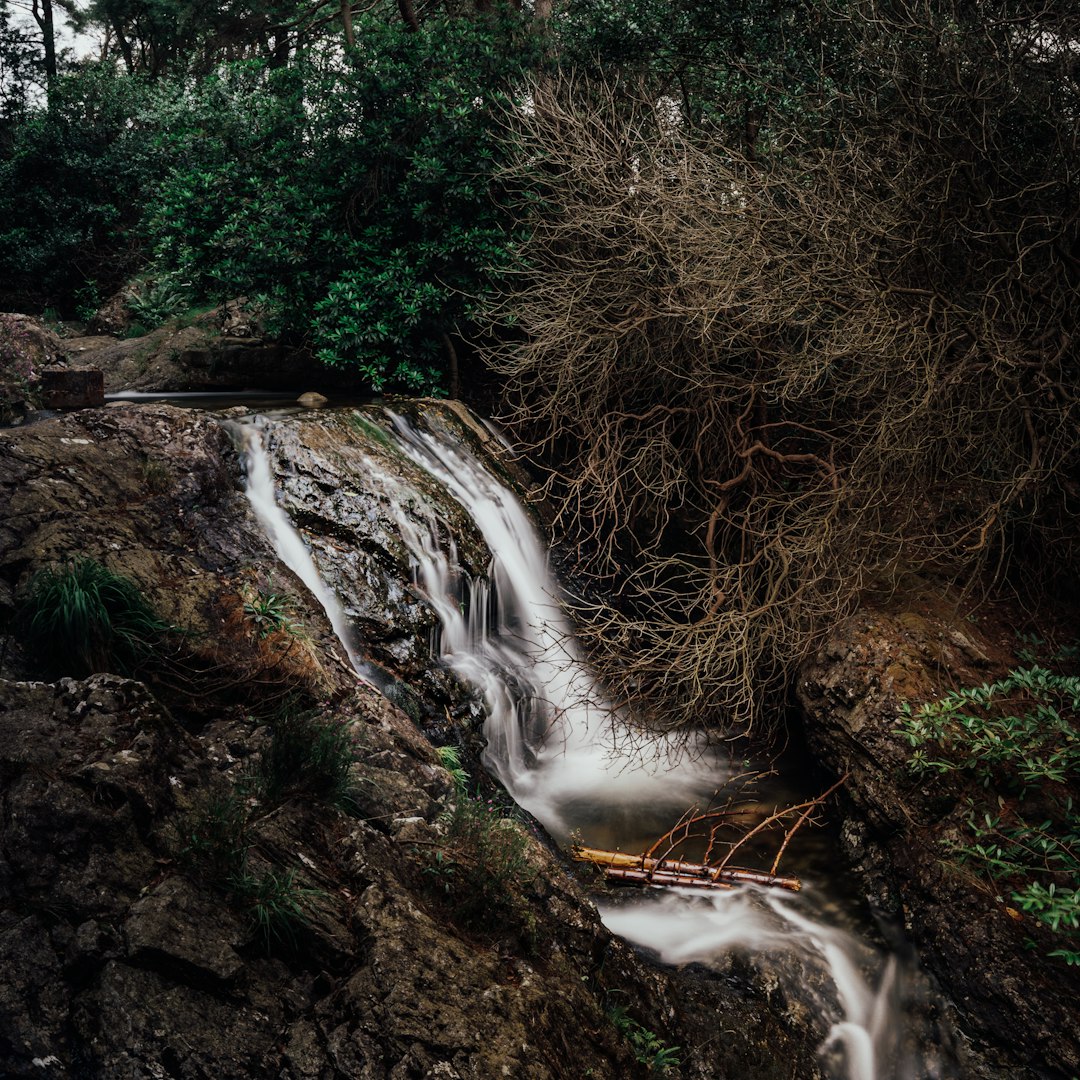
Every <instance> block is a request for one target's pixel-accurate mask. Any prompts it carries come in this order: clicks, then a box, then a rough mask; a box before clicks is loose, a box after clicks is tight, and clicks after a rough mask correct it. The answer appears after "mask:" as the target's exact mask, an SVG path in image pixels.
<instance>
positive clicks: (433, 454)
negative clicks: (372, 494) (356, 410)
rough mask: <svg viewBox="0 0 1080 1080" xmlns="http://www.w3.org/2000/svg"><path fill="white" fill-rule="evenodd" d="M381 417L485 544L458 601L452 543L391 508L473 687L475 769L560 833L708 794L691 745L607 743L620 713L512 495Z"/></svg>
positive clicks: (426, 437)
mask: <svg viewBox="0 0 1080 1080" xmlns="http://www.w3.org/2000/svg"><path fill="white" fill-rule="evenodd" d="M390 418H391V421H392V424H393V430H394V433H395V435H396V436H397V440H398V445H399V447H400V449H401V450H402V451H403V452H404V453H405V454H406V455H407V456H408V457H409V458H410V459H411V460H412V461H413V462H414V463H415V464H417V465H419V466H420V467H421V468H422V469H423V470H424V471H425V472H427V473H428V474H429V475H431V476H432V477H434V478H435V479H436V480H437V481H439V483H440V484H441V485H442V486H443V487H445V488H446V490H447V491H449V492H450V494H451V495H452V496H453V497H454V498H455V499H456V500H457V501H458V502H459V503H460V504H461V505H462V506H463V507H464V508H465V509H466V510H467V511H468V512H469V515H470V516H471V518H472V520H473V521H474V522H475V524H476V526H477V528H478V529H479V530H480V533H481V535H482V536H483V537H484V541H485V542H486V544H487V546H488V549H489V551H490V552H491V554H492V563H491V566H490V568H489V571H488V583H477V582H473V583H471V585H470V588H471V589H472V595H471V597H470V602H469V603H468V604H467V605H466V606H465V608H464V610H462V606H461V605H460V604H459V603H458V601H457V600H456V598H455V595H454V588H453V582H454V581H455V580H457V579H459V578H460V576H461V571H460V568H459V567H457V566H456V565H454V561H455V560H454V559H453V548H452V547H451V548H450V554H449V555H447V554H446V553H444V551H443V549H442V547H441V546H440V545H439V543H438V530H439V524H438V522H437V520H436V519H435V517H434V515H433V514H430V513H429V514H427V515H426V516H422V515H418V514H417V513H416V511H415V510H413V511H412V512H411V513H410V514H408V515H407V514H405V513H404V512H402V511H401V510H400V509H399V523H400V525H401V530H402V538H403V539H404V540H405V542H406V544H407V545H408V546H409V549H410V551H411V552H412V554H413V557H414V559H415V560H416V563H417V566H418V569H419V571H420V576H421V578H422V580H423V584H424V586H425V588H426V591H427V594H428V597H429V600H430V602H431V605H432V607H433V608H434V609H435V611H436V613H437V614H438V616H439V619H440V622H441V625H442V639H441V643H440V651H441V655H442V658H443V660H444V661H445V662H446V663H447V664H448V665H449V666H450V667H451V668H452V669H453V670H454V671H455V672H457V674H458V675H459V676H461V677H462V678H463V679H464V680H465V681H466V682H468V683H470V684H471V685H473V686H476V687H477V688H478V689H479V690H480V691H481V693H482V695H483V697H484V702H485V706H486V713H487V719H486V721H485V726H484V735H485V738H486V740H487V749H486V751H485V756H484V764H485V765H486V767H487V768H488V769H489V771H490V772H492V773H494V774H495V775H496V776H498V778H499V779H500V780H501V781H502V782H503V784H504V785H505V786H506V788H507V790H508V791H509V792H510V794H511V795H512V796H513V797H514V799H515V801H516V802H518V803H519V805H521V806H523V807H525V809H527V810H528V811H529V812H530V813H532V814H533V815H534V816H535V817H537V818H538V819H539V820H540V821H541V822H543V824H544V825H545V826H546V827H547V828H548V830H549V831H550V832H552V833H553V834H555V835H557V836H561V837H566V836H567V835H568V834H569V832H570V830H571V829H572V828H574V827H576V826H580V825H582V824H584V823H585V822H587V821H588V820H590V819H591V820H601V821H610V819H611V818H612V816H613V815H615V816H618V815H620V814H625V813H626V812H627V811H634V812H636V811H637V809H638V808H639V807H640V805H641V804H642V803H643V802H644V803H648V804H650V805H651V806H652V807H653V808H654V809H655V810H656V812H657V813H658V814H661V815H664V816H665V817H670V815H671V813H672V812H673V813H674V815H675V816H676V817H677V816H678V815H679V814H680V813H681V812H682V811H683V810H685V809H686V807H687V806H689V805H692V804H694V803H698V802H708V801H709V799H710V797H711V796H712V795H713V793H714V791H715V789H716V787H717V784H718V782H720V781H722V780H723V775H722V773H721V770H720V765H719V762H718V761H717V760H716V759H715V758H714V757H713V756H712V755H710V754H708V753H706V752H704V750H703V749H702V748H701V747H700V746H694V745H692V744H691V745H689V746H688V745H687V744H686V743H685V740H683V741H682V742H680V743H675V742H672V741H670V740H664V739H656V740H654V741H653V744H652V752H651V753H650V754H649V755H647V756H646V755H644V754H640V753H639V754H631V753H629V752H628V751H626V750H622V749H621V747H620V743H625V742H627V741H629V736H628V735H627V724H626V720H625V718H624V717H620V716H619V715H618V714H617V712H616V710H614V709H613V707H612V706H611V704H610V702H608V701H607V699H606V697H605V695H604V693H603V691H602V689H601V688H600V687H599V685H598V684H597V683H596V680H595V679H594V678H593V676H592V673H591V672H590V670H589V668H588V666H587V665H586V664H585V662H584V660H583V658H582V656H581V651H580V648H579V646H578V644H577V641H576V640H575V637H574V633H573V629H572V628H571V626H570V623H569V620H568V619H567V617H566V615H565V613H564V612H563V610H562V606H561V604H560V603H559V600H558V595H559V593H558V586H557V585H556V583H555V581H554V579H553V577H552V575H551V574H550V572H549V571H548V567H547V557H546V554H545V552H544V549H543V546H542V545H541V543H540V540H539V537H538V536H537V535H536V530H535V529H534V527H533V524H532V522H531V520H530V519H529V516H528V514H527V513H526V511H525V509H524V507H523V506H522V505H521V503H520V502H519V501H518V499H517V498H516V497H515V496H514V494H513V493H512V492H511V491H510V490H509V489H508V488H507V487H506V486H505V485H503V484H502V483H500V482H499V481H498V480H497V479H496V478H495V477H494V476H493V475H492V474H491V473H490V472H489V471H488V470H487V469H485V468H484V466H483V465H482V464H481V463H480V462H479V461H478V460H477V458H476V457H475V456H474V455H472V454H471V453H469V451H468V450H467V449H466V448H465V447H464V446H462V445H461V444H459V443H452V442H449V441H447V440H446V439H442V438H438V437H436V436H435V435H433V434H432V433H430V432H427V431H423V430H421V429H419V428H417V427H415V426H413V425H412V424H410V423H409V422H408V421H407V420H405V419H404V418H403V417H401V416H398V415H395V414H393V413H391V414H390ZM397 505H398V506H399V508H400V501H399V502H398V503H397ZM418 517H420V520H418ZM489 590H490V595H489V592H488V591H489ZM492 599H493V600H494V603H491V602H490V601H491V600H492ZM466 616H468V618H466ZM492 616H493V617H492Z"/></svg>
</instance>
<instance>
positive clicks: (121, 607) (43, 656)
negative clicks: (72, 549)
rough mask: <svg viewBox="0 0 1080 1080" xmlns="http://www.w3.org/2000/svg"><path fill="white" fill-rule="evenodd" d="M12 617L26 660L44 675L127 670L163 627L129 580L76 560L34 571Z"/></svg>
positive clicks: (134, 665)
mask: <svg viewBox="0 0 1080 1080" xmlns="http://www.w3.org/2000/svg"><path fill="white" fill-rule="evenodd" d="M18 621H19V624H20V626H21V628H22V633H23V643H24V647H25V649H26V652H27V656H28V658H29V660H30V662H31V663H32V664H33V665H34V666H36V667H38V668H40V669H41V670H42V671H43V672H45V673H46V674H49V675H75V676H83V675H89V674H90V673H91V672H95V671H120V672H125V673H129V672H132V671H134V670H135V669H136V668H137V667H138V665H139V664H140V663H141V662H143V661H144V660H145V659H146V658H147V656H148V655H149V654H150V652H151V650H152V649H153V647H154V645H155V644H156V643H157V642H158V641H159V640H160V638H161V635H162V634H163V633H164V632H165V631H166V630H168V629H169V627H168V624H166V623H164V622H162V621H161V619H159V618H158V617H157V615H155V614H154V612H153V610H152V609H151V607H150V605H149V604H148V603H147V602H146V600H145V599H144V598H143V596H142V594H141V593H140V592H139V590H138V588H137V587H136V586H135V585H134V584H133V583H132V582H131V581H129V580H128V579H127V578H125V577H122V576H120V575H119V574H114V573H113V572H112V571H111V570H109V569H107V568H106V567H104V566H102V565H101V564H100V563H98V562H95V561H94V560H93V559H81V558H78V559H73V560H72V561H71V562H69V563H66V564H64V565H62V566H59V567H50V568H48V569H45V570H42V571H40V572H39V573H38V574H37V575H35V577H34V579H33V581H32V582H31V584H30V589H29V592H28V594H27V597H26V600H25V601H24V602H23V604H22V606H21V607H20V610H19V617H18Z"/></svg>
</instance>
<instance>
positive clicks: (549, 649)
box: [238, 413, 946, 1080]
mask: <svg viewBox="0 0 1080 1080" xmlns="http://www.w3.org/2000/svg"><path fill="white" fill-rule="evenodd" d="M387 415H388V417H389V420H390V422H391V427H392V433H393V438H394V443H395V446H396V447H397V449H398V451H400V453H401V454H402V455H404V457H405V458H407V459H408V460H409V461H410V462H411V463H412V464H413V465H415V466H418V467H419V468H420V469H421V470H422V471H423V472H424V473H426V474H427V475H428V476H429V477H431V478H433V479H434V480H435V481H436V482H437V483H438V484H439V485H440V486H441V487H442V488H444V489H445V490H446V491H447V492H448V493H449V494H450V495H451V496H452V497H453V498H454V499H455V500H456V501H457V502H458V503H459V504H460V505H461V506H462V507H463V508H464V509H465V510H466V512H467V513H468V515H469V516H470V517H471V519H472V521H473V522H474V523H475V525H476V528H477V530H478V531H479V532H480V534H481V535H482V536H483V539H484V541H485V542H486V545H487V548H488V550H489V552H490V554H491V562H490V565H489V566H488V567H487V572H486V574H485V575H482V576H476V575H470V574H468V573H466V572H465V570H464V569H463V567H462V565H461V561H460V559H459V557H458V546H457V542H456V541H455V538H454V537H453V535H451V534H450V530H449V528H448V526H447V524H446V522H445V521H444V520H443V519H442V518H441V517H440V516H439V515H438V514H437V512H436V511H435V509H434V508H433V507H432V506H431V505H429V503H428V501H427V500H426V498H425V493H424V491H422V490H420V489H419V487H418V486H415V484H414V483H410V481H409V480H408V479H407V478H406V477H405V475H404V472H405V470H402V472H401V473H398V472H393V471H391V470H390V469H389V468H388V466H387V465H386V461H385V457H384V456H383V455H381V454H368V453H367V452H366V450H360V449H358V448H357V447H355V446H352V447H350V454H351V455H352V458H351V459H350V460H351V461H352V464H353V465H355V463H356V461H357V459H359V460H360V461H361V463H362V467H363V469H364V473H363V475H364V481H365V483H367V484H369V485H371V488H372V490H374V491H378V492H379V494H380V496H381V500H382V501H383V502H384V504H385V506H386V508H387V509H388V511H389V512H390V514H391V515H392V517H393V519H394V520H395V521H396V523H397V527H398V531H399V532H400V535H401V539H402V541H403V542H404V544H405V546H406V548H407V549H408V551H409V553H410V556H411V559H412V562H413V571H414V574H415V577H416V580H417V583H418V584H419V585H420V586H421V587H422V589H423V591H424V593H425V598H426V600H427V602H428V604H429V605H430V607H431V609H432V610H433V612H434V613H435V615H436V616H437V619H438V623H439V630H438V633H437V637H436V639H435V640H434V641H433V652H434V653H436V654H437V655H438V656H440V658H441V659H442V660H443V661H444V662H445V663H446V664H447V666H448V667H450V668H451V669H452V670H453V671H454V672H455V673H456V674H457V675H458V676H459V677H460V678H461V679H462V680H463V681H464V682H465V683H466V684H467V685H469V686H471V687H473V688H474V689H475V691H476V692H477V694H478V695H479V696H480V697H481V698H482V700H483V703H484V711H485V716H486V720H485V728H484V733H485V737H486V742H487V747H486V750H485V753H484V763H485V766H486V767H487V768H488V769H489V770H490V771H491V772H492V773H493V774H494V775H496V776H497V777H498V778H499V779H500V780H501V781H502V783H503V784H504V785H505V787H506V788H507V790H508V791H509V792H510V794H511V795H512V796H513V797H514V799H515V800H516V801H517V802H518V803H519V804H520V805H521V806H523V807H524V808H525V809H526V810H528V811H529V812H530V813H532V814H533V815H534V816H535V817H536V818H537V819H538V820H539V821H541V822H542V823H543V824H544V825H545V826H546V827H547V828H548V830H549V831H550V832H551V833H553V834H554V835H556V836H558V837H561V838H564V839H565V838H566V837H567V836H568V835H569V834H570V833H571V831H572V830H575V829H579V828H580V829H582V830H584V831H585V832H586V833H587V835H588V837H589V839H590V840H593V841H595V840H597V839H598V837H599V836H600V835H602V836H603V838H604V839H603V841H602V842H603V843H605V844H606V846H608V847H612V848H614V847H619V846H621V847H623V849H624V850H630V851H636V850H641V848H640V846H635V844H639V843H640V840H641V838H642V837H644V836H648V835H650V834H651V835H653V836H656V835H659V834H660V833H662V832H663V831H665V830H666V829H667V828H668V827H670V826H671V825H672V824H674V821H675V819H677V818H678V816H679V815H680V814H681V813H682V812H683V811H684V810H686V809H687V807H689V806H691V805H694V804H697V805H704V804H706V803H708V802H709V800H710V798H711V797H712V795H713V794H714V792H715V789H716V788H717V787H718V786H721V785H722V784H723V783H724V782H725V780H726V779H727V778H728V775H729V774H728V772H727V769H726V766H725V765H724V763H723V762H721V761H720V760H719V759H717V758H716V757H715V756H714V755H712V754H711V753H709V752H708V750H707V749H706V748H705V747H704V746H703V745H701V744H694V743H693V742H692V741H691V742H690V743H689V744H687V743H685V742H683V743H681V744H679V745H676V744H673V743H672V742H670V741H669V740H667V739H665V738H658V739H656V740H655V743H654V745H653V750H652V752H651V753H650V754H644V753H643V752H642V749H643V747H642V740H641V737H640V735H638V736H634V735H632V734H628V733H627V732H628V727H627V725H628V723H629V721H628V718H627V717H626V716H625V715H623V714H621V713H620V712H619V711H618V710H616V709H615V708H613V706H612V704H611V703H610V701H609V700H608V699H607V697H606V696H605V694H604V692H603V690H602V689H601V688H600V687H599V686H598V684H597V683H596V680H595V679H594V678H593V676H592V674H591V672H590V670H589V667H588V665H587V664H586V663H585V661H584V658H583V656H582V653H581V649H580V647H579V645H578V643H577V641H576V640H575V637H574V634H573V629H572V627H571V625H570V622H569V620H568V618H567V616H566V614H565V613H564V611H563V609H562V606H561V604H560V602H559V595H560V594H559V588H558V585H557V583H556V582H555V580H554V578H553V576H552V575H551V573H550V572H549V569H548V566H547V557H546V554H545V551H544V548H543V546H542V544H541V542H540V540H539V538H538V536H537V534H536V531H535V529H534V527H533V525H532V522H531V520H530V519H529V516H528V514H527V513H526V511H525V509H524V508H523V507H522V505H521V503H520V502H519V501H518V499H517V498H516V497H515V495H514V494H513V492H512V491H511V490H510V489H509V488H508V487H507V486H506V485H505V484H503V483H501V482H500V481H499V480H498V479H497V478H496V477H495V476H494V475H493V474H492V473H491V472H490V471H489V470H488V469H487V468H485V467H484V465H483V464H482V463H481V462H480V461H479V460H478V459H477V458H476V457H475V455H473V454H472V453H471V452H470V451H469V450H468V449H467V447H466V446H465V445H463V444H462V443H461V442H460V441H459V440H456V439H454V438H451V437H450V436H446V435H443V434H435V433H433V432H431V431H429V430H425V429H423V428H421V427H419V426H418V425H416V424H413V423H411V422H409V421H408V420H406V419H405V418H404V417H402V416H399V415H395V414H393V413H388V414H387ZM238 430H239V432H240V434H241V438H242V440H243V446H244V450H245V456H246V460H247V471H248V484H247V494H248V498H249V499H250V501H251V504H252V506H253V507H254V509H255V511H256V513H257V514H258V516H259V520H260V522H261V523H262V525H263V527H264V529H265V530H266V533H267V536H268V537H269V538H270V539H271V542H272V543H273V545H274V548H275V550H276V551H277V553H278V555H279V557H280V558H281V559H282V561H283V562H285V563H286V565H288V566H289V567H290V568H291V569H292V570H293V571H294V572H295V573H296V574H297V576H298V577H300V578H301V580H302V581H304V583H305V584H306V585H307V587H308V588H309V589H310V590H311V592H312V594H313V595H314V596H315V597H316V598H317V599H318V600H319V602H320V603H321V604H322V606H323V607H324V609H325V610H326V612H327V615H328V617H329V619H330V622H331V624H332V625H333V627H334V630H335V633H337V635H338V638H339V640H340V641H341V643H342V647H343V648H344V649H345V651H346V653H347V654H348V656H349V659H350V662H351V663H352V664H353V666H354V668H355V669H356V670H357V671H358V672H359V673H360V674H361V675H362V676H364V677H365V678H367V677H369V675H368V672H369V670H370V669H369V668H368V667H367V666H366V665H365V664H364V663H363V662H361V661H359V660H358V658H357V657H356V654H355V651H354V649H353V648H352V645H351V638H350V633H349V627H348V623H347V620H346V617H345V614H344V612H343V611H342V608H341V605H340V604H339V603H338V600H337V598H336V597H335V596H334V594H333V593H332V592H331V591H330V590H329V589H328V588H327V587H326V585H325V583H324V582H323V581H322V578H321V576H320V575H319V573H318V570H317V569H316V567H315V564H314V562H313V561H312V558H311V554H310V552H309V551H308V549H307V546H306V545H305V544H304V542H303V540H302V539H301V537H300V536H299V534H298V533H297V531H296V529H295V528H294V527H293V525H292V523H291V522H290V521H289V518H288V516H287V515H286V514H285V512H284V511H283V510H282V508H281V507H280V506H279V505H278V502H277V498H276V495H275V485H274V480H273V474H272V470H271V467H270V462H269V459H268V457H267V454H266V451H265V448H264V446H263V442H262V435H261V432H260V431H259V430H258V428H256V427H254V426H252V425H250V424H249V425H245V426H242V427H240V428H239V429H238ZM351 467H352V465H350V468H351ZM650 815H651V816H650ZM815 905H816V906H817V907H820V906H821V899H820V892H819V890H817V889H816V887H815V885H814V883H813V882H810V883H809V887H807V888H806V889H804V891H803V892H802V893H800V894H798V895H790V894H784V895H782V896H781V895H776V894H773V893H769V892H768V891H767V890H761V889H755V888H750V887H747V888H743V889H739V890H737V891H734V892H732V893H726V894H709V895H706V896H703V895H701V894H700V893H695V892H693V891H691V890H665V891H660V890H655V891H651V892H646V893H640V894H636V895H635V896H634V897H633V898H632V899H630V900H629V901H627V902H621V903H605V904H604V905H603V906H602V907H601V908H600V914H601V917H602V918H603V920H604V922H605V924H606V925H607V926H608V927H609V928H610V929H611V930H612V931H613V932H615V933H617V934H619V935H621V936H623V937H625V938H627V939H628V940H630V941H633V942H635V943H637V944H639V945H641V946H644V947H646V948H648V949H651V950H653V951H654V952H655V953H657V954H658V955H659V957H660V959H661V960H663V961H665V962H667V963H671V964H685V963H691V962H696V963H702V964H706V965H709V964H718V965H719V964H722V961H723V958H724V957H725V956H726V955H727V954H730V953H731V952H732V951H742V952H748V953H757V954H760V955H764V956H767V957H769V958H770V961H775V962H776V963H778V964H780V965H781V967H783V965H784V963H785V962H787V961H790V962H791V963H792V964H793V965H794V967H795V969H796V970H795V973H794V974H790V973H789V974H786V975H784V976H783V981H784V985H785V986H786V989H787V992H788V993H790V994H791V995H793V996H798V997H801V998H802V999H804V1000H809V1001H810V1002H811V1004H812V1005H813V1006H814V1008H816V1009H817V1011H818V1012H819V1013H820V1015H822V1016H823V1017H825V1018H826V1024H825V1027H826V1028H827V1032H826V1034H825V1037H824V1039H823V1043H822V1047H821V1054H822V1058H823V1063H824V1066H825V1068H826V1070H827V1071H828V1072H829V1073H830V1075H833V1076H835V1077H838V1078H842V1080H910V1078H913V1077H914V1076H915V1075H917V1073H916V1071H915V1069H916V1066H915V1064H914V1063H913V1062H912V1061H911V1060H910V1059H909V1058H908V1057H907V1056H905V1054H904V1053H903V1052H902V1051H903V1049H904V1048H903V1041H904V1040H903V1023H902V1018H901V1015H900V1007H901V1004H902V1003H901V1000H900V999H901V997H902V995H901V994H900V993H899V990H898V986H899V984H900V982H901V978H900V975H901V974H902V972H901V971H900V969H899V967H898V964H897V961H896V959H895V958H894V957H882V956H881V955H880V954H879V953H878V952H877V951H875V950H873V949H871V948H870V947H869V946H867V945H865V944H863V943H862V942H860V941H859V940H858V939H857V938H856V937H855V936H853V935H852V934H849V933H847V932H846V931H844V930H841V929H839V928H836V927H833V926H830V925H828V924H827V923H826V922H823V921H822V919H821V917H820V916H818V915H816V914H814V912H815ZM870 970H876V974H875V975H874V976H869V975H867V974H866V972H867V971H870ZM815 973H816V974H815ZM918 1075H925V1076H931V1075H932V1076H944V1075H946V1072H945V1071H943V1072H936V1071H932V1072H927V1071H924V1072H922V1073H919V1074H918Z"/></svg>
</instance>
